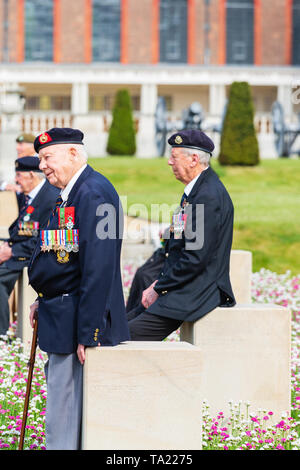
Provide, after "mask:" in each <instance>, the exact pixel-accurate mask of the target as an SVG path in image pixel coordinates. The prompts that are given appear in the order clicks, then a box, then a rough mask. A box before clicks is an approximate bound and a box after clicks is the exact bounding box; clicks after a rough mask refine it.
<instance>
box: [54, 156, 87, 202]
mask: <svg viewBox="0 0 300 470" xmlns="http://www.w3.org/2000/svg"><path fill="white" fill-rule="evenodd" d="M86 167H87V164H85V165H83V166H82V167H81V168H79V170H78V171H77V172H76V173H75V175H74V176H73V177H72V178H71V179H70V181H69V182H68V184H67V186H66V187H65V188H64V189H63V190H62V191H61V193H60V195H61V197H62V200H63V202H62V206H64V205H65V204H66V203H67V200H68V197H69V194H70V192H71V190H72V188H73V186H74V184H75V183H76V181H77V180H78V178H79V176H80V175H81V173H82V172H83V171H84V170H85V169H86Z"/></svg>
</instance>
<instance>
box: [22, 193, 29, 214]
mask: <svg viewBox="0 0 300 470" xmlns="http://www.w3.org/2000/svg"><path fill="white" fill-rule="evenodd" d="M29 199H30V197H29V195H28V194H26V196H25V199H24V204H23V206H22V207H21V211H20V212H22V211H24V210H25V209H26V208H27V206H28V202H29Z"/></svg>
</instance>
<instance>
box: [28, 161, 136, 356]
mask: <svg viewBox="0 0 300 470" xmlns="http://www.w3.org/2000/svg"><path fill="white" fill-rule="evenodd" d="M67 207H75V226H74V228H75V229H78V230H79V251H78V252H76V253H75V252H71V253H70V255H69V261H68V262H67V263H65V264H60V263H59V262H58V260H57V254H56V253H55V252H54V251H53V250H51V251H50V252H42V251H41V250H40V246H39V245H37V247H36V249H35V251H34V253H33V256H32V258H31V262H30V266H29V270H28V275H29V282H30V284H31V285H32V287H33V288H34V289H35V291H36V292H37V293H38V294H40V295H39V310H38V318H39V321H38V341H39V346H40V348H41V349H42V350H43V351H46V352H50V353H63V354H68V353H72V352H76V349H77V345H78V344H79V343H80V344H83V345H85V346H97V345H98V342H100V343H101V345H102V346H113V345H115V344H118V343H120V342H122V341H127V340H128V339H129V330H128V324H127V320H126V316H125V302H124V297H123V288H122V280H121V271H120V253H121V243H122V233H121V231H122V229H121V227H119V224H120V225H121V226H123V213H122V209H121V203H120V200H119V196H118V194H117V192H116V191H115V189H114V187H113V186H112V184H111V183H110V182H109V181H108V180H107V179H106V178H105V177H104V176H103V175H101V174H100V173H98V172H96V171H94V170H93V169H92V168H91V167H90V166H89V165H88V166H87V167H86V168H85V169H84V170H83V172H82V173H81V175H80V176H79V178H78V179H77V181H76V183H75V184H74V186H73V188H72V190H71V192H70V194H69V197H68V200H67ZM102 208H107V209H108V210H109V211H110V214H111V215H113V219H114V221H115V224H116V226H115V227H112V226H111V227H110V228H109V227H107V229H108V230H111V231H110V235H109V236H108V237H104V236H102V235H103V233H102V232H101V233H102V235H101V233H100V232H99V230H100V229H101V228H102V227H103V226H104V227H106V220H108V219H107V216H108V215H107V214H106V212H105V213H102ZM57 228H58V215H57V214H56V216H55V217H54V218H53V219H52V220H51V222H50V225H49V230H53V229H57ZM114 232H115V233H114Z"/></svg>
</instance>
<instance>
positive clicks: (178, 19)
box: [159, 0, 188, 64]
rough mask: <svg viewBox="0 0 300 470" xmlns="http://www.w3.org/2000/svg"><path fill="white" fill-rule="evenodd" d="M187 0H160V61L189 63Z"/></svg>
mask: <svg viewBox="0 0 300 470" xmlns="http://www.w3.org/2000/svg"><path fill="white" fill-rule="evenodd" d="M187 3H188V2H187V0H160V15H159V17H160V23H159V36H160V41H159V43H160V50H159V52H160V54H159V56H160V62H162V63H174V64H178V63H187V47H188V46H187V29H188V24H187V9H188V5H187Z"/></svg>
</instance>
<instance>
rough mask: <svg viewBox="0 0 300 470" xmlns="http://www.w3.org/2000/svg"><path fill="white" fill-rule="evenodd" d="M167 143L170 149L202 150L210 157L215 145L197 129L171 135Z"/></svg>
mask: <svg viewBox="0 0 300 470" xmlns="http://www.w3.org/2000/svg"><path fill="white" fill-rule="evenodd" d="M168 143H169V144H170V145H171V146H172V147H186V148H191V149H197V150H203V152H207V153H209V154H210V155H211V154H212V152H213V150H214V148H215V145H214V143H213V141H212V140H211V139H210V138H209V137H208V136H207V135H206V134H204V132H202V131H199V130H197V129H187V130H184V131H180V132H177V133H176V134H173V135H172V136H171V137H170V138H169V140H168Z"/></svg>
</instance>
